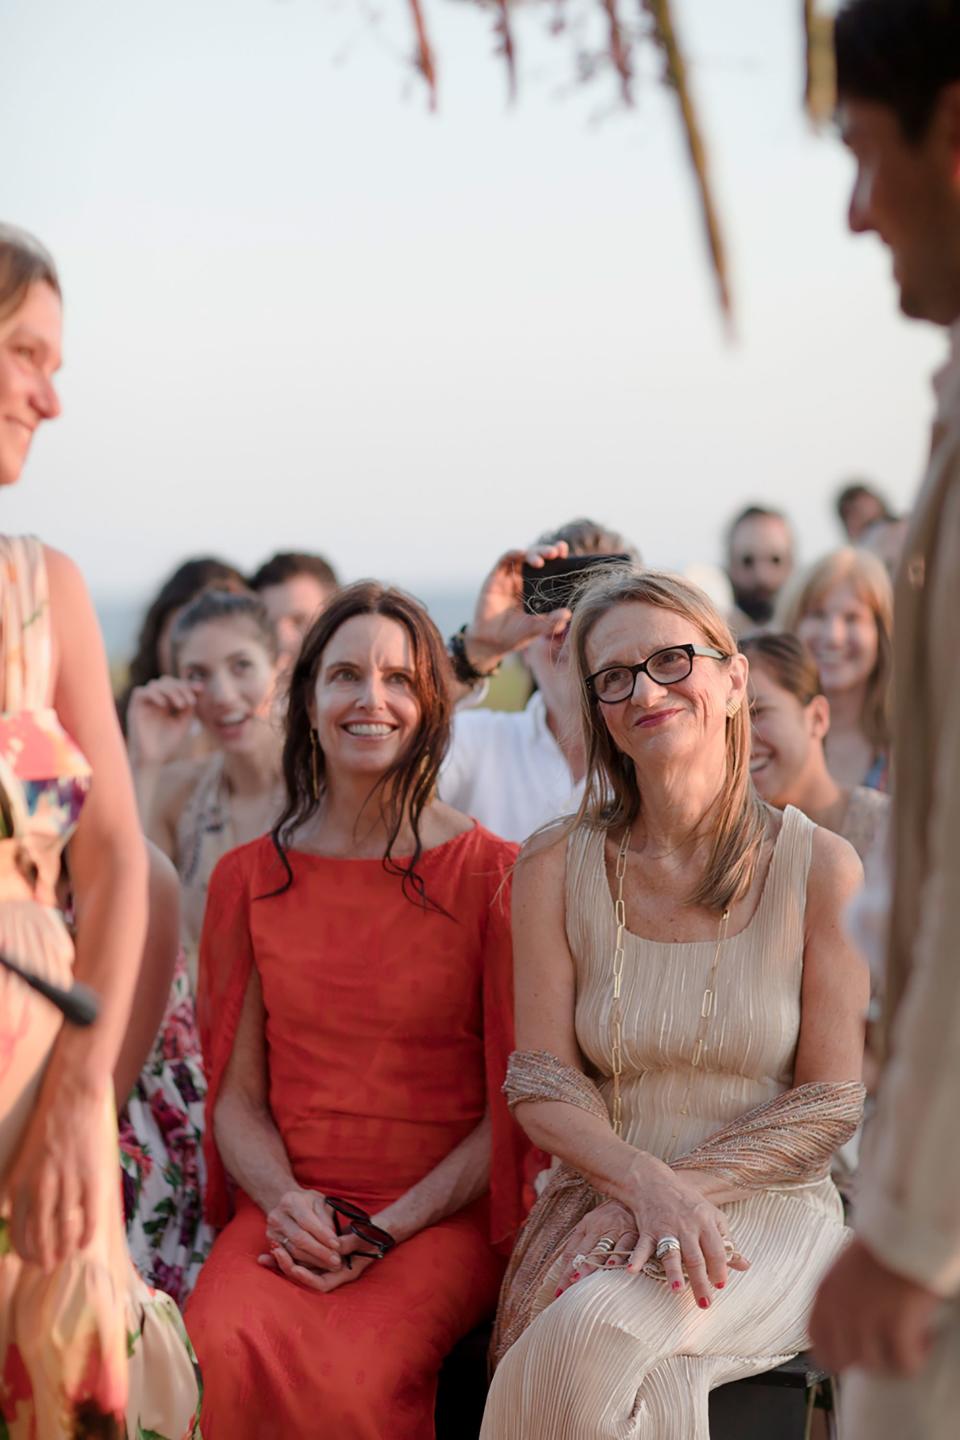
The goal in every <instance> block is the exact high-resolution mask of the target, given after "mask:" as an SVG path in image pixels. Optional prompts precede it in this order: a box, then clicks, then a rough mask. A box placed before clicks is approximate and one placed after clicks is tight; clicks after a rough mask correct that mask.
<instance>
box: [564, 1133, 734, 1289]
mask: <svg viewBox="0 0 960 1440" xmlns="http://www.w3.org/2000/svg"><path fill="white" fill-rule="evenodd" d="M634 1188H635V1195H634V1196H633V1197H632V1198H631V1202H630V1204H629V1206H628V1205H625V1204H622V1203H620V1202H619V1201H606V1202H605V1203H604V1204H602V1205H599V1206H598V1207H597V1208H596V1209H595V1210H592V1211H591V1212H590V1214H589V1215H587V1216H586V1217H585V1218H584V1219H583V1220H582V1221H581V1222H580V1224H579V1225H578V1226H577V1227H576V1229H575V1230H573V1231H572V1232H571V1234H570V1237H569V1239H568V1241H567V1244H566V1245H565V1247H564V1252H563V1255H564V1278H563V1280H562V1281H561V1284H560V1290H558V1292H557V1293H558V1294H560V1293H561V1292H562V1291H563V1290H564V1289H566V1288H567V1287H568V1286H569V1285H571V1284H574V1283H575V1282H576V1280H577V1279H580V1278H583V1274H584V1272H583V1271H582V1270H577V1268H576V1267H575V1265H574V1259H575V1257H576V1256H577V1255H587V1256H589V1255H591V1253H593V1254H594V1255H595V1258H596V1259H597V1260H599V1261H601V1262H603V1263H604V1264H607V1265H611V1266H612V1265H620V1266H624V1265H625V1266H626V1269H627V1270H628V1271H629V1272H630V1273H631V1274H639V1272H640V1271H641V1270H642V1268H643V1266H644V1265H646V1263H647V1261H648V1260H651V1259H653V1258H654V1257H655V1255H656V1249H657V1244H658V1242H659V1241H660V1240H662V1239H663V1237H664V1236H666V1235H672V1236H675V1237H676V1239H677V1240H679V1241H680V1250H679V1251H677V1250H670V1251H668V1252H667V1253H666V1255H664V1256H663V1257H662V1260H661V1263H662V1265H663V1269H664V1273H665V1275H666V1277H667V1283H668V1284H669V1285H670V1286H671V1288H672V1289H673V1290H674V1291H676V1292H677V1294H678V1295H680V1294H682V1292H683V1290H684V1287H685V1279H684V1270H686V1275H687V1278H688V1279H689V1281H690V1287H691V1289H692V1291H693V1295H694V1298H695V1300H696V1301H697V1304H698V1305H699V1306H700V1307H701V1309H704V1310H705V1309H707V1307H708V1306H709V1304H710V1295H711V1291H712V1290H722V1289H723V1288H724V1286H725V1285H726V1283H727V1278H728V1272H729V1270H748V1269H749V1268H750V1262H749V1260H747V1259H745V1258H744V1257H743V1256H742V1255H738V1254H737V1253H734V1254H733V1255H732V1256H731V1257H730V1259H728V1258H727V1249H728V1246H729V1245H730V1244H731V1241H730V1231H729V1227H728V1225H727V1221H726V1217H725V1215H724V1213H723V1211H722V1210H721V1209H719V1208H718V1207H717V1206H716V1205H714V1204H713V1203H712V1201H710V1200H708V1199H707V1198H706V1196H705V1195H704V1193H703V1191H702V1190H701V1189H700V1188H699V1186H698V1185H697V1183H696V1181H695V1180H692V1179H690V1178H689V1177H688V1176H687V1175H681V1174H676V1173H675V1172H674V1171H673V1170H671V1169H670V1167H669V1166H668V1165H665V1164H664V1163H663V1162H662V1161H660V1160H656V1159H654V1158H653V1157H652V1156H649V1157H646V1160H645V1162H644V1165H643V1169H642V1170H641V1172H640V1174H639V1176H638V1178H637V1180H636V1184H635V1187H634ZM603 1239H606V1240H612V1241H613V1244H614V1248H613V1250H612V1251H611V1252H610V1253H609V1255H608V1256H607V1257H606V1258H605V1257H604V1255H603V1252H602V1251H597V1250H596V1246H597V1242H598V1241H600V1240H603ZM587 1273H591V1272H590V1271H588V1272H587Z"/></svg>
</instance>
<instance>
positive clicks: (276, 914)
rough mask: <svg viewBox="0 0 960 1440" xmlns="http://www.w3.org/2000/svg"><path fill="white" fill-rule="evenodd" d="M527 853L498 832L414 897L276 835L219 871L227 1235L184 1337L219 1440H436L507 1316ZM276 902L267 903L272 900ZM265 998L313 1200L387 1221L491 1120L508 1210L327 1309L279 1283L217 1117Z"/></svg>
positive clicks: (465, 1222) (272, 1084) (213, 957)
mask: <svg viewBox="0 0 960 1440" xmlns="http://www.w3.org/2000/svg"><path fill="white" fill-rule="evenodd" d="M515 855H516V847H515V846H512V845H509V844H507V842H505V841H502V840H498V839H496V838H495V837H494V836H492V835H491V834H489V832H487V831H485V830H484V829H483V828H482V827H481V826H475V827H474V829H472V830H471V831H469V832H467V833H466V834H464V835H461V836H458V837H457V838H455V839H453V840H451V841H448V842H447V843H446V844H444V845H440V846H438V847H437V848H436V849H434V850H431V851H428V852H427V853H426V854H425V855H424V856H423V859H422V861H421V865H420V870H421V873H422V875H423V878H424V881H425V883H426V887H427V893H428V894H429V895H430V896H431V897H432V898H433V899H434V900H435V901H436V902H437V903H438V904H439V905H441V906H443V908H444V909H445V910H446V911H447V912H448V914H447V915H444V914H440V913H437V912H436V911H429V910H428V911H425V910H423V909H422V908H421V907H419V906H417V905H415V904H412V903H411V902H410V901H409V900H408V899H406V898H405V897H404V896H403V894H402V892H401V888H400V882H399V880H398V878H397V877H396V876H395V875H389V874H387V873H386V872H385V871H384V869H383V866H382V865H381V863H380V862H379V861H372V860H371V861H367V860H337V859H330V858H327V857H322V856H315V855H308V854H305V853H302V852H295V853H294V854H293V855H291V857H290V858H291V863H292V866H293V871H294V880H293V885H292V886H291V888H290V889H288V890H287V891H286V892H285V893H283V894H281V895H273V896H270V893H269V892H271V891H274V890H276V888H277V886H278V885H280V884H281V883H282V882H283V879H284V874H283V871H282V869H281V867H280V865H279V862H278V861H277V858H276V855H275V853H274V850H273V846H272V843H271V841H270V839H269V838H268V837H264V838H263V839H260V840H256V841H254V842H253V843H252V844H250V845H245V846H242V847H241V848H240V849H238V850H235V851H233V852H232V853H231V854H230V855H227V856H226V857H225V858H224V859H223V860H222V861H221V862H220V864H219V865H218V866H217V869H216V870H215V871H214V874H213V878H212V880H211V884H210V891H209V898H208V906H207V915H206V921H205V924H204V932H203V941H202V944H201V951H200V983H199V992H198V1015H199V1019H200V1026H201V1036H202V1039H203V1044H204V1053H205V1058H206V1061H207V1066H208V1072H209V1079H210V1088H209V1096H208V1109H207V1145H208V1175H209V1188H208V1214H209V1216H210V1218H211V1219H212V1220H213V1221H214V1222H215V1223H220V1224H223V1222H224V1221H225V1220H227V1218H228V1216H229V1214H230V1210H231V1207H232V1206H233V1207H234V1208H235V1213H234V1215H233V1218H232V1219H230V1220H229V1223H228V1224H227V1225H226V1228H225V1229H224V1230H223V1232H222V1233H221V1235H220V1236H219V1238H218V1240H217V1241H216V1243H215V1244H214V1247H213V1251H212V1253H211V1255H210V1258H209V1260H208V1261H207V1263H206V1265H205V1266H204V1268H203V1270H202V1271H201V1274H200V1278H199V1280H198V1282H197V1286H196V1289H195V1290H194V1293H193V1296H192V1298H191V1300H190V1302H189V1305H188V1308H187V1325H188V1328H189V1330H190V1335H191V1338H192V1339H193V1342H194V1344H195V1345H196V1347H197V1352H198V1355H199V1357H200V1364H201V1368H202V1371H203V1376H204V1390H205V1398H204V1407H203V1412H202V1416H201V1419H202V1424H203V1431H204V1436H205V1437H206V1440H244V1437H250V1440H254V1437H256V1440H273V1437H276V1440H280V1437H284V1440H286V1437H289V1436H293V1435H318V1436H319V1435H322V1436H327V1437H329V1440H380V1437H387V1436H389V1437H390V1440H428V1437H430V1436H432V1435H433V1406H434V1399H435V1391H436V1378H437V1373H438V1371H439V1368H440V1364H441V1361H442V1360H443V1357H444V1355H445V1354H446V1353H447V1352H448V1351H449V1350H450V1348H451V1347H452V1346H453V1345H454V1344H455V1342H456V1341H457V1339H459V1338H460V1337H461V1336H462V1335H464V1334H465V1333H466V1332H467V1331H469V1330H470V1329H471V1328H472V1327H473V1326H474V1325H476V1324H477V1323H479V1322H480V1321H481V1320H482V1319H483V1318H484V1317H485V1316H486V1315H489V1314H490V1313H491V1312H492V1311H493V1309H494V1307H495V1304H496V1297H497V1290H498V1286H499V1282H500V1278H501V1275H502V1271H503V1266H504V1259H505V1253H506V1251H507V1250H508V1249H509V1246H510V1243H511V1241H512V1237H513V1234H514V1232H515V1230H516V1228H517V1226H518V1225H519V1222H520V1220H521V1218H522V1215H523V1209H524V1206H523V1199H522V1193H521V1192H522V1172H523V1166H524V1161H525V1158H526V1155H527V1151H528V1146H527V1144H526V1141H525V1140H524V1139H523V1137H522V1134H521V1132H520V1131H519V1129H518V1128H517V1127H516V1125H515V1123H514V1122H513V1120H512V1119H511V1117H510V1116H509V1113H508V1112H507V1110H506V1106H505V1103H504V1101H503V1098H502V1096H501V1094H500V1086H501V1084H502V1081H503V1077H504V1073H505V1069H506V1061H507V1057H508V1055H509V1052H510V1049H511V1048H512V1044H513V1035H512V1013H513V1007H512V960H511V942H510V929H509V923H508V920H507V899H506V896H505V895H500V894H498V892H499V890H500V886H501V883H502V881H503V878H504V875H505V874H506V873H507V870H508V867H509V866H510V865H511V864H512V862H513V860H514V857H515ZM261 897H269V898H261ZM254 964H255V965H256V967H257V971H258V974H259V977H260V981H261V984H262V987H263V999H264V1007H265V1011H266V1039H267V1050H268V1068H269V1095H270V1106H271V1110H272V1113H273V1117H274V1119H275V1121H276V1124H277V1126H278V1128H279V1130H280V1134H281V1136H282V1137H283V1141H284V1144H285V1146H286V1149H287V1154H288V1156H289V1158H290V1161H291V1165H292V1168H293V1171H294V1174H295V1175H296V1177H297V1180H298V1181H299V1183H300V1184H302V1185H304V1186H308V1187H310V1188H313V1189H316V1190H318V1191H321V1192H327V1193H329V1194H332V1195H340V1196H342V1197H343V1198H345V1199H349V1200H352V1201H354V1202H356V1203H359V1204H360V1205H362V1206H364V1207H365V1208H366V1209H367V1210H369V1211H370V1212H371V1213H373V1212H375V1211H376V1210H378V1209H379V1208H381V1207H382V1206H384V1205H385V1204H388V1203H390V1202H391V1201H393V1200H395V1199H396V1198H397V1197H398V1196H400V1195H402V1194H403V1193H404V1192H405V1191H407V1190H408V1189H409V1188H410V1187H411V1186H412V1185H414V1184H415V1183H416V1182H417V1181H419V1180H420V1179H422V1178H423V1176H424V1175H426V1174H427V1173H428V1172H429V1171H430V1170H432V1169H433V1168H434V1167H435V1166H436V1165H437V1164H438V1163H439V1162H440V1161H441V1160H442V1159H443V1158H444V1157H445V1156H446V1155H448V1154H449V1153H450V1151H451V1150H453V1149H454V1148H455V1146H456V1145H458V1144H459V1143H460V1141H462V1140H463V1139H465V1138H466V1136H467V1135H469V1134H470V1132H471V1131H472V1130H473V1129H474V1128H475V1126H476V1125H477V1124H478V1123H479V1121H480V1120H481V1118H482V1116H483V1114H484V1112H485V1110H487V1109H488V1108H489V1109H490V1111H491V1117H492V1121H493V1132H494V1137H493V1183H492V1187H491V1192H490V1195H489V1197H485V1198H484V1199H483V1200H481V1201H479V1202H477V1203H475V1204H474V1205H471V1206H468V1207H467V1208H466V1209H464V1210H462V1211H460V1212H459V1213H458V1214H456V1215H453V1216H451V1217H450V1218H448V1219H447V1220H444V1221H442V1222H440V1223H439V1224H436V1225H433V1226H430V1227H429V1228H427V1229H426V1230H423V1231H421V1232H420V1233H419V1234H417V1235H415V1236H413V1237H412V1238H411V1239H409V1240H407V1241H406V1242H404V1243H402V1244H400V1245H398V1246H397V1248H396V1250H394V1251H392V1252H391V1253H390V1254H389V1255H388V1256H387V1257H386V1259H385V1260H383V1261H380V1262H378V1263H377V1264H376V1265H373V1266H370V1267H369V1268H368V1269H367V1271H366V1272H365V1273H364V1274H363V1275H362V1276H361V1277H360V1278H359V1279H358V1280H356V1281H355V1282H353V1283H350V1284H346V1285H344V1286H342V1287H340V1288H339V1289H337V1290H335V1291H333V1292H331V1294H329V1295H320V1294H316V1293H312V1292H310V1291H308V1290H305V1289H303V1288H301V1287H299V1286H297V1285H296V1284H295V1283H294V1282H292V1281H290V1280H287V1279H286V1278H285V1277H283V1276H281V1275H278V1274H275V1273H273V1272H272V1271H269V1270H266V1269H263V1268H262V1267H261V1266H259V1265H258V1264H257V1256H258V1255H259V1254H260V1253H261V1252H262V1251H263V1249H264V1248H265V1246H264V1215H263V1212H262V1211H261V1210H260V1209H259V1208H258V1207H257V1206H256V1205H255V1204H254V1203H253V1201H251V1200H250V1199H249V1198H248V1197H247V1196H245V1195H244V1194H243V1193H242V1192H238V1193H237V1194H236V1196H235V1197H231V1195H230V1191H229V1186H228V1182H227V1178H226V1176H225V1174H224V1171H223V1167H222V1164H221V1162H220V1159H219V1156H218V1155H217V1153H216V1149H215V1146H214V1144H213V1124H212V1117H213V1111H214V1107H215V1105H216V1100H217V1095H218V1093H219V1088H220V1084H221V1083H222V1079H223V1074H224V1070H225V1068H226V1064H227V1061H228V1060H229V1056H230V1052H231V1050H232V1047H233V1038H234V1034H235V1032H236V1025H237V1020H238V1017H239V1012H240V1007H241V1004H242V1001H243V995H244V992H245V989H246V983H247V978H248V976H249V974H250V967H251V965H254Z"/></svg>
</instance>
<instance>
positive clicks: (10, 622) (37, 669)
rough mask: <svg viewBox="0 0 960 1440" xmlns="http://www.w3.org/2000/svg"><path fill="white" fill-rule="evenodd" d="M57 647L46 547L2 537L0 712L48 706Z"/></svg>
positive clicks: (24, 538)
mask: <svg viewBox="0 0 960 1440" xmlns="http://www.w3.org/2000/svg"><path fill="white" fill-rule="evenodd" d="M51 664H52V643H51V630H50V592H49V587H48V583H47V566H46V562H45V560H44V555H43V546H42V545H41V543H40V541H39V540H38V539H37V538H36V537H35V536H33V535H17V536H14V535H0V710H4V711H7V712H10V713H16V712H18V711H21V710H43V709H46V708H47V705H48V697H49V687H50V667H51Z"/></svg>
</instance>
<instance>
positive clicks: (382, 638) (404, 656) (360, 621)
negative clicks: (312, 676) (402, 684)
mask: <svg viewBox="0 0 960 1440" xmlns="http://www.w3.org/2000/svg"><path fill="white" fill-rule="evenodd" d="M371 658H372V659H374V660H376V661H378V662H380V663H384V662H389V663H390V664H392V665H410V664H411V663H412V660H413V646H412V644H411V642H410V634H409V632H408V630H407V628H406V626H405V625H401V624H400V621H399V620H394V619H393V618H392V616H390V615H351V616H350V618H349V620H344V622H343V624H342V625H338V626H337V628H336V630H335V631H334V632H333V634H332V635H331V636H330V639H329V640H328V641H327V644H326V647H325V649H324V652H323V663H324V664H325V665H329V664H330V662H331V661H333V660H347V659H350V660H362V659H371Z"/></svg>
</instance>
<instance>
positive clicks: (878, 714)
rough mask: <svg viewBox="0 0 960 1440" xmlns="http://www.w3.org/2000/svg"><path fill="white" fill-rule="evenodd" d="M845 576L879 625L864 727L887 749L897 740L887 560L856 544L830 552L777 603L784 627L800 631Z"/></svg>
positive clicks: (880, 749)
mask: <svg viewBox="0 0 960 1440" xmlns="http://www.w3.org/2000/svg"><path fill="white" fill-rule="evenodd" d="M845 581H846V582H849V583H850V584H851V585H852V586H853V588H854V590H855V591H856V593H857V595H858V596H859V598H860V599H861V600H862V601H863V603H864V604H865V605H868V606H869V607H870V609H871V610H872V612H873V619H874V623H875V624H876V627H877V663H876V665H874V667H873V672H872V674H871V675H870V677H869V679H868V680H867V687H866V694H865V696H864V701H863V713H862V715H861V716H860V728H861V729H862V731H863V733H864V735H865V736H866V738H867V740H869V742H870V744H871V745H872V746H873V748H874V751H875V752H876V753H877V754H880V755H886V754H888V753H889V751H890V748H891V745H892V742H893V722H892V718H891V700H892V693H891V692H892V684H893V585H892V584H891V581H890V576H889V575H888V574H887V569H886V566H885V565H884V563H883V561H882V560H878V559H877V557H876V555H872V554H871V553H870V551H869V550H859V549H854V548H853V547H852V546H846V547H845V548H844V549H842V550H835V551H833V552H832V553H831V554H829V555H825V556H824V557H823V559H822V560H818V561H817V563H816V564H815V565H813V566H812V567H811V568H810V569H809V570H807V571H806V572H805V573H804V574H803V575H801V576H800V577H799V578H798V579H797V580H794V581H791V582H790V583H789V584H788V585H787V586H786V587H785V590H784V594H783V596H782V597H781V600H780V602H779V604H778V606H777V622H778V624H779V625H780V628H781V629H783V630H792V631H793V632H794V633H796V630H797V626H798V625H799V624H800V621H801V620H802V619H803V618H804V616H805V615H808V614H809V612H810V611H811V610H812V609H813V607H814V606H815V605H816V603H817V601H818V600H821V599H822V598H823V596H824V595H825V594H826V593H827V591H828V590H832V589H833V587H834V586H835V585H841V584H843V583H844V582H845ZM827 698H828V699H829V698H830V697H829V696H828V697H827Z"/></svg>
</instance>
